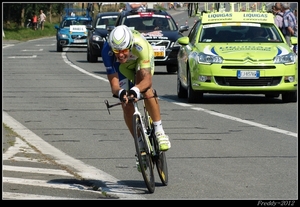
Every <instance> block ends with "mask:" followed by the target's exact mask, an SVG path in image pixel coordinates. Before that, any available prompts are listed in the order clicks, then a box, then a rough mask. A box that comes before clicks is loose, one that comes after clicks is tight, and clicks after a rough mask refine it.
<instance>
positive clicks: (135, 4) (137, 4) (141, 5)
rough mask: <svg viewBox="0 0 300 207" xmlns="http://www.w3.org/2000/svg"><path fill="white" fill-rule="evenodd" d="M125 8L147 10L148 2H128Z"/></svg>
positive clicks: (128, 9)
mask: <svg viewBox="0 0 300 207" xmlns="http://www.w3.org/2000/svg"><path fill="white" fill-rule="evenodd" d="M125 8H126V10H127V11H131V10H137V11H140V12H142V11H146V8H147V2H133V3H129V2H127V3H126V5H125Z"/></svg>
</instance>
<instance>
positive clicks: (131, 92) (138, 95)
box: [128, 86, 141, 99]
mask: <svg viewBox="0 0 300 207" xmlns="http://www.w3.org/2000/svg"><path fill="white" fill-rule="evenodd" d="M130 95H133V96H134V98H137V99H140V98H141V93H140V89H138V88H137V87H135V86H134V87H132V88H131V89H130V90H129V91H128V96H130Z"/></svg>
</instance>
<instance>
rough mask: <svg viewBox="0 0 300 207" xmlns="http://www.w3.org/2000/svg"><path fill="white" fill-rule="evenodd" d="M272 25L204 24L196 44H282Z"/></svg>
mask: <svg viewBox="0 0 300 207" xmlns="http://www.w3.org/2000/svg"><path fill="white" fill-rule="evenodd" d="M279 32H280V31H279V30H278V29H277V28H276V27H275V25H274V24H257V23H227V24H226V25H225V26H224V25H222V24H206V25H203V30H202V32H201V34H200V36H199V41H198V42H227V43H228V42H278V43H279V42H280V43H282V42H283V39H282V37H281V36H280V33H279Z"/></svg>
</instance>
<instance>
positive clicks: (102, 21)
mask: <svg viewBox="0 0 300 207" xmlns="http://www.w3.org/2000/svg"><path fill="white" fill-rule="evenodd" d="M117 17H118V16H103V17H102V18H98V19H97V22H96V28H102V29H106V28H107V27H108V26H114V25H115V22H116V19H117Z"/></svg>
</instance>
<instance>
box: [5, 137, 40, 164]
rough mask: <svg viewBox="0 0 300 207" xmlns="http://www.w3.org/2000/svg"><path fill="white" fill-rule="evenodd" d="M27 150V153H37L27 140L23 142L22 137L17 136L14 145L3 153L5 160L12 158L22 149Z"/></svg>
mask: <svg viewBox="0 0 300 207" xmlns="http://www.w3.org/2000/svg"><path fill="white" fill-rule="evenodd" d="M21 149H22V151H26V152H27V153H31V154H33V153H36V151H34V150H33V149H32V148H31V147H29V146H28V145H27V144H26V143H25V142H23V141H22V140H21V139H20V138H18V137H16V141H15V143H14V145H13V146H11V147H9V148H8V149H7V151H6V152H5V153H4V154H3V155H2V156H3V158H2V159H3V160H8V159H11V158H12V157H13V156H14V155H15V154H17V153H19V152H20V151H21Z"/></svg>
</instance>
